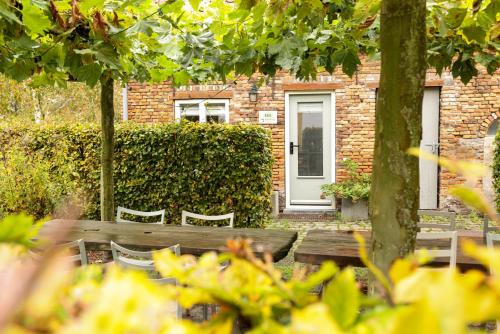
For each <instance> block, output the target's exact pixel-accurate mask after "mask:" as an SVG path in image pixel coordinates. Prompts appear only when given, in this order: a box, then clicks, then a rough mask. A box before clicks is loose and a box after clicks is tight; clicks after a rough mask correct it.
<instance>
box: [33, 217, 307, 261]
mask: <svg viewBox="0 0 500 334" xmlns="http://www.w3.org/2000/svg"><path fill="white" fill-rule="evenodd" d="M61 228H68V229H69V233H67V235H66V236H65V237H64V239H63V240H61V242H69V241H73V240H77V239H83V240H84V242H85V247H86V248H87V249H88V250H110V242H111V241H114V242H116V243H118V244H119V245H122V246H124V247H127V248H132V249H138V250H139V249H140V250H151V249H161V248H165V247H168V246H172V245H175V244H179V245H180V246H181V253H182V254H192V255H196V256H199V255H201V254H203V253H206V252H210V251H216V252H221V251H225V250H226V247H225V246H226V240H228V239H232V238H236V237H247V238H250V239H252V240H253V244H252V248H253V250H254V251H255V254H256V255H257V256H262V255H263V254H264V253H265V252H269V253H271V254H272V256H273V259H274V261H279V260H281V259H282V258H284V257H285V256H286V255H287V254H288V251H289V250H290V248H291V247H292V244H293V243H294V241H295V240H296V239H297V232H294V231H283V230H265V229H257V228H233V229H231V228H225V227H202V226H180V225H168V224H163V225H159V224H144V223H121V224H117V223H114V222H100V221H91V220H62V219H55V220H51V221H49V222H47V223H46V224H45V225H44V226H43V228H42V230H41V235H42V236H43V235H44V234H45V235H47V234H50V233H51V231H54V229H56V230H57V229H61Z"/></svg>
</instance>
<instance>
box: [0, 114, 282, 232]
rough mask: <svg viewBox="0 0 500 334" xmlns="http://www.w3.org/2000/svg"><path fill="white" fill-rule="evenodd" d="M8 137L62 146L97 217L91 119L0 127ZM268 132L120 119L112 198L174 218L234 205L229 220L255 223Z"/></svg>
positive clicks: (4, 141) (267, 165) (33, 145)
mask: <svg viewBox="0 0 500 334" xmlns="http://www.w3.org/2000/svg"><path fill="white" fill-rule="evenodd" d="M14 142H16V143H18V144H20V145H22V147H23V148H24V149H26V151H27V152H28V154H29V153H30V152H35V151H36V152H39V153H42V154H43V155H44V156H45V157H46V158H47V159H51V156H52V155H53V154H54V152H55V151H60V150H65V151H66V155H67V163H72V164H74V170H75V173H74V177H75V178H76V180H77V184H78V185H79V187H80V188H81V189H82V190H84V193H86V194H87V197H88V199H87V200H88V203H87V205H86V209H85V216H86V217H87V218H89V219H99V215H100V210H99V178H100V162H99V156H100V130H99V127H97V126H94V125H64V126H61V125H58V126H35V127H33V126H31V127H24V126H14V127H12V126H8V127H7V126H3V127H1V128H0V145H3V146H7V147H8V146H11V145H12V144H13V143H14ZM272 164H273V158H272V151H271V136H270V133H269V132H268V131H267V130H265V129H263V128H262V127H259V126H256V125H243V124H238V125H221V124H197V123H190V122H185V123H171V124H161V125H139V124H133V123H124V124H119V125H117V126H116V130H115V165H114V173H115V174H114V175H115V205H117V206H124V207H128V208H132V209H136V210H144V211H148V210H158V209H159V208H165V209H166V219H167V220H168V221H171V222H174V223H179V222H180V217H181V211H182V210H189V211H194V212H198V213H203V214H223V213H227V212H230V211H234V212H235V225H236V226H253V227H256V226H262V225H263V224H264V222H265V221H266V220H267V219H268V217H269V212H270V205H271V203H270V197H271V190H272V180H271V179H272Z"/></svg>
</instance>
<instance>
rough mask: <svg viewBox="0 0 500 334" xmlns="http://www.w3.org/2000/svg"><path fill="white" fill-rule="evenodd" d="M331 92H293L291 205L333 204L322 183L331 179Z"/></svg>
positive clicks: (289, 145)
mask: <svg viewBox="0 0 500 334" xmlns="http://www.w3.org/2000/svg"><path fill="white" fill-rule="evenodd" d="M331 99H332V98H331V95H330V94H325V95H290V100H289V108H290V115H289V126H290V128H289V142H288V143H287V149H288V150H289V152H288V153H289V154H288V157H289V159H288V163H289V170H290V175H289V177H290V181H289V187H290V192H289V194H290V205H292V206H319V207H321V206H328V207H330V206H331V200H330V199H322V198H321V185H323V184H326V183H331V182H332V178H331V175H332V172H331V171H332V165H331V164H332V163H331V161H332V153H331V151H332V147H331V142H332V129H331V117H332V115H331V104H332V101H331Z"/></svg>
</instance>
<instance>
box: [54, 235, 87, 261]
mask: <svg viewBox="0 0 500 334" xmlns="http://www.w3.org/2000/svg"><path fill="white" fill-rule="evenodd" d="M57 248H61V249H63V248H64V249H78V252H77V253H75V254H74V255H70V256H67V257H66V259H67V260H69V261H74V262H80V264H81V265H82V266H85V265H87V264H88V260H87V250H86V249H85V242H84V241H83V239H78V240H75V241H71V242H67V243H64V244H60V245H57Z"/></svg>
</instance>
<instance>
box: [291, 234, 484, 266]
mask: <svg viewBox="0 0 500 334" xmlns="http://www.w3.org/2000/svg"><path fill="white" fill-rule="evenodd" d="M358 233H360V234H361V235H362V236H363V238H364V239H365V240H366V244H367V247H369V245H370V235H371V232H370V231H358ZM464 239H469V240H472V241H474V242H476V243H478V244H483V243H484V242H483V235H482V233H481V232H472V231H459V232H458V254H457V267H458V268H460V269H461V270H469V269H479V270H482V271H486V270H487V268H485V267H484V266H483V265H482V264H480V263H479V262H477V261H476V260H474V259H472V258H470V257H468V256H466V255H464V254H463V252H462V248H461V242H462V241H463V240H464ZM417 247H418V248H422V247H425V248H427V249H436V248H445V247H447V248H449V247H450V241H449V240H439V241H436V240H432V241H426V240H418V241H417ZM358 249H359V245H358V243H357V241H356V240H355V239H354V233H353V231H326V230H310V231H308V232H307V235H306V237H305V238H304V240H303V241H302V243H301V244H300V246H299V247H298V248H297V250H295V261H297V262H301V263H308V264H313V265H319V264H321V263H322V262H324V261H327V260H332V261H334V262H335V263H336V264H337V265H338V266H339V267H346V266H353V267H364V264H363V263H362V262H361V259H360V258H359V252H358ZM448 264H449V258H435V259H434V260H433V261H432V263H431V265H433V266H447V265H448Z"/></svg>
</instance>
